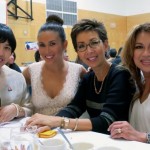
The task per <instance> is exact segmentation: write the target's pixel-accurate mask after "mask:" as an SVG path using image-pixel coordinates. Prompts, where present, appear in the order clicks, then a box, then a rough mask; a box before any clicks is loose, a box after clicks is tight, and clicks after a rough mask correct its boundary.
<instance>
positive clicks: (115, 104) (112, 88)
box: [57, 64, 135, 133]
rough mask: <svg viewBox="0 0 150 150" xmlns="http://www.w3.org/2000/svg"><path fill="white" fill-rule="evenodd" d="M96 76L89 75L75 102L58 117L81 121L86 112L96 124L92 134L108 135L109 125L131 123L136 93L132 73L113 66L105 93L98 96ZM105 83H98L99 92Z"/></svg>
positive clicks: (81, 84) (80, 86)
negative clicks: (130, 114) (131, 104)
mask: <svg viewBox="0 0 150 150" xmlns="http://www.w3.org/2000/svg"><path fill="white" fill-rule="evenodd" d="M94 76H95V74H94V72H93V71H92V72H89V73H87V74H86V75H85V76H84V78H83V80H82V81H81V83H80V85H79V88H78V91H77V94H76V95H75V97H74V99H73V100H72V102H71V103H70V104H69V105H68V106H67V107H65V108H64V109H62V110H61V111H60V112H59V113H58V114H57V115H58V116H65V117H69V118H78V117H80V116H81V115H82V114H83V113H84V112H85V111H86V110H87V112H88V113H89V116H90V120H91V122H92V131H96V132H101V133H108V132H107V129H108V127H109V125H110V124H111V123H112V122H114V121H117V120H128V111H129V105H130V102H131V100H132V98H133V95H134V92H135V86H134V82H133V80H131V76H130V73H129V72H128V71H127V70H125V69H124V68H122V67H121V66H116V65H114V64H112V66H111V68H110V70H109V72H108V74H107V76H106V78H105V80H104V82H103V87H102V91H101V92H100V93H99V94H96V93H95V89H94ZM101 84H102V82H99V81H97V80H96V86H97V89H99V87H100V86H101Z"/></svg>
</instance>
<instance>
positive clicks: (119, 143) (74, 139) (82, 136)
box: [0, 118, 150, 150]
mask: <svg viewBox="0 0 150 150" xmlns="http://www.w3.org/2000/svg"><path fill="white" fill-rule="evenodd" d="M27 119H28V118H20V119H14V120H13V121H10V122H6V123H3V124H0V143H2V142H3V141H5V140H6V141H9V140H10V131H11V129H12V128H14V127H21V126H23V125H24V124H25V122H26V120H27ZM54 130H57V128H56V129H54ZM63 132H64V134H65V136H66V137H67V139H68V140H69V141H70V143H71V144H75V143H90V144H92V145H93V146H94V147H93V149H92V150H99V149H100V148H105V147H110V148H111V147H112V149H114V148H116V150H133V149H139V150H150V144H147V143H142V142H137V141H127V140H125V139H112V138H111V137H110V135H106V134H102V133H98V132H93V131H72V130H63ZM51 138H58V139H63V138H64V137H63V136H62V135H61V134H60V133H59V132H57V134H56V135H55V136H54V137H51ZM38 140H40V141H41V142H42V141H44V140H47V139H45V138H38ZM66 144H68V143H67V142H66ZM68 147H69V145H68ZM0 150H1V148H0ZM34 150H37V149H34ZM67 150H69V148H68V149H67ZM79 150H84V149H82V148H80V149H79ZM104 150H105V149H104ZM110 150H111V149H110Z"/></svg>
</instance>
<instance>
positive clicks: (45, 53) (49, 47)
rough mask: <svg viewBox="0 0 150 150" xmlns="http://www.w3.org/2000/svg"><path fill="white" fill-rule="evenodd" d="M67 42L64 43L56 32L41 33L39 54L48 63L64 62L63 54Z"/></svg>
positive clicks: (39, 36)
mask: <svg viewBox="0 0 150 150" xmlns="http://www.w3.org/2000/svg"><path fill="white" fill-rule="evenodd" d="M66 43H67V42H64V43H63V42H62V41H61V38H60V37H59V34H58V33H57V32H54V31H45V32H41V33H39V35H38V46H39V53H40V55H41V57H42V58H43V59H44V60H45V62H46V63H53V62H55V61H59V60H63V52H64V49H66V47H67V44H66Z"/></svg>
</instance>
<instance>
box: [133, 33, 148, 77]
mask: <svg viewBox="0 0 150 150" xmlns="http://www.w3.org/2000/svg"><path fill="white" fill-rule="evenodd" d="M133 59H134V62H135V65H136V66H137V67H138V68H139V69H140V70H142V71H143V73H146V74H147V73H149V74H150V33H148V32H141V33H139V34H138V36H137V39H136V42H135V49H134V56H133Z"/></svg>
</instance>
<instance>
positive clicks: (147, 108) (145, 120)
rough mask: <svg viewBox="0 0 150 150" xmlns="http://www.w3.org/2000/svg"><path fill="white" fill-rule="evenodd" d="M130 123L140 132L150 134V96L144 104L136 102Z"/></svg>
mask: <svg viewBox="0 0 150 150" xmlns="http://www.w3.org/2000/svg"><path fill="white" fill-rule="evenodd" d="M130 123H131V125H132V126H133V127H134V128H135V129H136V130H138V131H141V132H150V94H149V96H148V98H147V99H146V100H145V101H144V102H143V103H140V100H136V101H135V102H134V105H133V108H132V112H131V116H130Z"/></svg>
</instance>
